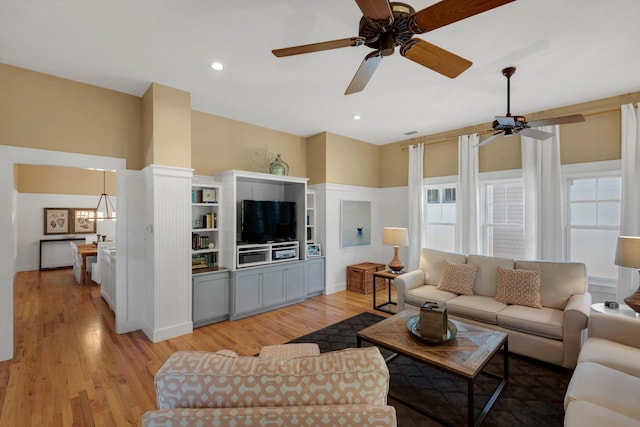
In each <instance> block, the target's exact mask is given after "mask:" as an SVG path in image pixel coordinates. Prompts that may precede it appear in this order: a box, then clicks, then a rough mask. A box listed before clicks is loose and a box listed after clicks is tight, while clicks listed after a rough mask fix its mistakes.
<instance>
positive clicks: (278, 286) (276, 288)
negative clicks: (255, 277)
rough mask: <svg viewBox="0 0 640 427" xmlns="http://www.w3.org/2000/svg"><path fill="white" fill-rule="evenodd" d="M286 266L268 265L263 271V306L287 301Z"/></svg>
mask: <svg viewBox="0 0 640 427" xmlns="http://www.w3.org/2000/svg"><path fill="white" fill-rule="evenodd" d="M284 271H285V270H284V268H282V267H281V266H278V267H268V268H265V269H263V272H262V306H263V307H265V308H266V307H272V306H275V305H279V304H282V303H283V302H284V301H285V293H284V289H285V275H284Z"/></svg>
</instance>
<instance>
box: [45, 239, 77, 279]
mask: <svg viewBox="0 0 640 427" xmlns="http://www.w3.org/2000/svg"><path fill="white" fill-rule="evenodd" d="M84 241H85V238H84V237H62V238H60V239H40V255H39V258H38V268H39V269H40V271H44V270H55V269H57V268H67V267H70V266H68V265H67V266H62V267H45V268H42V245H44V244H47V243H55V242H58V243H59V242H84Z"/></svg>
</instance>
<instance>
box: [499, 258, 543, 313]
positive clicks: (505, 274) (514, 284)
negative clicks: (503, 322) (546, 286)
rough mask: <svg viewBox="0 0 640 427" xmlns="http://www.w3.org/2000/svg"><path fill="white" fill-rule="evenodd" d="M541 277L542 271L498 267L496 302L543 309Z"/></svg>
mask: <svg viewBox="0 0 640 427" xmlns="http://www.w3.org/2000/svg"><path fill="white" fill-rule="evenodd" d="M541 275H542V273H541V272H540V271H529V270H513V269H510V268H502V267H498V285H497V290H496V301H500V302H503V303H505V304H517V305H524V306H527V307H533V308H542V305H540V280H541Z"/></svg>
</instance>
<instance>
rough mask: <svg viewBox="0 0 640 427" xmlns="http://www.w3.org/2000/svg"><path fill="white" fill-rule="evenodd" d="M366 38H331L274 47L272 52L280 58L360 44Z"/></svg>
mask: <svg viewBox="0 0 640 427" xmlns="http://www.w3.org/2000/svg"><path fill="white" fill-rule="evenodd" d="M364 40H365V39H364V37H350V38H348V39H340V40H331V41H327V42H320V43H311V44H304V45H300V46H292V47H285V48H282V49H274V50H272V51H271V52H273V54H274V55H275V56H277V57H278V58H281V57H283V56H291V55H300V54H301V53H311V52H320V51H323V50H329V49H338V48H341V47H349V46H360V45H362V44H364Z"/></svg>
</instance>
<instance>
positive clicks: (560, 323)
mask: <svg viewBox="0 0 640 427" xmlns="http://www.w3.org/2000/svg"><path fill="white" fill-rule="evenodd" d="M445 261H446V262H447V263H449V264H469V265H477V266H478V267H477V272H476V273H475V281H474V282H473V284H472V285H473V292H472V293H473V294H472V295H459V294H458V293H454V292H449V291H446V290H441V289H438V284H439V282H440V279H441V276H442V272H443V268H444V267H445ZM498 268H502V269H507V270H515V271H516V272H517V271H518V270H525V272H532V273H536V272H541V279H540V288H539V302H540V305H541V308H533V307H527V306H521V305H518V304H507V303H504V302H501V301H497V300H496V293H497V289H498V286H497V282H498ZM536 274H538V273H536ZM394 285H395V287H396V289H397V293H398V296H397V298H398V310H403V309H404V306H405V304H410V305H413V306H418V307H419V306H420V305H422V304H423V303H424V302H425V301H427V300H431V301H438V302H441V303H446V306H447V311H448V314H449V316H450V317H452V318H458V319H462V320H464V321H467V322H470V323H474V324H477V325H481V326H486V327H489V328H493V329H498V330H501V331H504V332H506V333H507V334H508V335H509V351H511V352H514V353H517V354H522V355H525V356H529V357H532V358H535V359H538V360H542V361H544V362H548V363H552V364H555V365H560V366H564V367H567V368H574V367H575V366H576V361H577V358H578V353H579V352H580V347H581V344H582V341H583V340H584V338H585V336H586V328H587V322H588V319H589V313H590V310H591V295H590V294H589V293H588V292H587V289H586V288H587V276H586V267H585V265H584V264H582V263H575V262H551V261H522V260H513V259H506V258H496V257H489V256H482V255H465V254H461V253H453V252H443V251H438V250H434V249H423V250H422V253H421V257H420V268H419V269H418V270H415V271H410V272H408V273H405V274H402V275H400V276H399V277H397V278H396V279H395V280H394Z"/></svg>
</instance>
